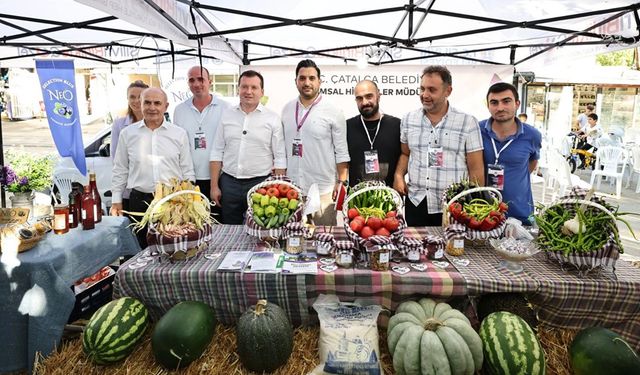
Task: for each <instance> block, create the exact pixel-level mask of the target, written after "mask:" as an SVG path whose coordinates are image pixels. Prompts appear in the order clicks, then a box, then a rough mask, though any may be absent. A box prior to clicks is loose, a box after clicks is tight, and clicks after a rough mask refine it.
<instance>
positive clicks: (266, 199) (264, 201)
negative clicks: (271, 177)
mask: <svg viewBox="0 0 640 375" xmlns="http://www.w3.org/2000/svg"><path fill="white" fill-rule="evenodd" d="M260 205H261V206H262V207H266V206H268V205H269V196H268V195H263V196H262V197H261V198H260Z"/></svg>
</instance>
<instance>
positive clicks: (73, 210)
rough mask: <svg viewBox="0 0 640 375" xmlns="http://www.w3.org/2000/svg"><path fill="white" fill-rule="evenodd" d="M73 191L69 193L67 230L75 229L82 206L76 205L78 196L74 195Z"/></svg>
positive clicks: (78, 222)
mask: <svg viewBox="0 0 640 375" xmlns="http://www.w3.org/2000/svg"><path fill="white" fill-rule="evenodd" d="M73 190H74V191H77V190H76V189H73ZM74 191H72V192H71V193H69V228H77V227H78V224H80V218H81V210H82V206H81V205H79V204H78V203H79V200H80V195H76V194H74Z"/></svg>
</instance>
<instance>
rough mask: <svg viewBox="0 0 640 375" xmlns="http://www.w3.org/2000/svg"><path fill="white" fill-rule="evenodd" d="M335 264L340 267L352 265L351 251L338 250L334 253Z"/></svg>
mask: <svg viewBox="0 0 640 375" xmlns="http://www.w3.org/2000/svg"><path fill="white" fill-rule="evenodd" d="M336 265H337V266H338V267H342V268H351V267H353V251H351V250H339V251H338V252H337V253H336Z"/></svg>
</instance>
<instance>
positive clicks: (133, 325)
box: [82, 297, 149, 365]
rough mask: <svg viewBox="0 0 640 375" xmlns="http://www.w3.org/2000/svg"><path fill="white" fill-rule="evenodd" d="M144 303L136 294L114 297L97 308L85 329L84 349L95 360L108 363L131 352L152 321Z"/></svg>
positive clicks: (101, 363) (97, 362) (99, 362)
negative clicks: (135, 297) (134, 295)
mask: <svg viewBox="0 0 640 375" xmlns="http://www.w3.org/2000/svg"><path fill="white" fill-rule="evenodd" d="M148 317H149V313H148V312H147V309H146V308H145V307H144V305H143V304H142V303H141V302H140V301H138V300H136V299H133V298H130V297H123V298H120V299H117V300H115V301H111V302H109V303H107V304H106V305H104V306H102V307H101V308H100V309H98V311H96V312H95V313H94V314H93V316H92V317H91V319H90V320H89V323H88V324H87V326H86V327H85V329H84V334H83V336H82V349H83V351H84V353H85V354H86V355H87V356H88V357H89V359H91V360H92V361H93V362H95V363H96V364H99V365H106V364H110V363H114V362H117V361H120V360H121V359H123V358H125V357H126V356H128V355H129V354H130V353H131V352H132V351H133V349H134V348H135V346H136V345H137V344H138V342H139V341H140V339H141V338H142V336H143V335H144V332H145V330H146V329H147V325H148V323H149V319H148Z"/></svg>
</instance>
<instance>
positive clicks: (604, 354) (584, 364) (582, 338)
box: [569, 327, 640, 375]
mask: <svg viewBox="0 0 640 375" xmlns="http://www.w3.org/2000/svg"><path fill="white" fill-rule="evenodd" d="M569 354H570V355H571V367H572V368H573V371H574V373H575V374H576V375H586V374H589V375H600V374H607V375H618V374H640V357H638V354H636V353H635V352H634V351H633V349H632V348H631V346H630V345H629V344H628V343H627V342H626V341H624V340H623V339H622V337H620V335H618V334H617V333H615V332H613V331H611V330H609V329H606V328H603V327H591V328H586V329H583V330H582V331H580V332H578V334H577V335H576V337H575V338H574V339H573V341H572V342H571V346H570V347H569Z"/></svg>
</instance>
